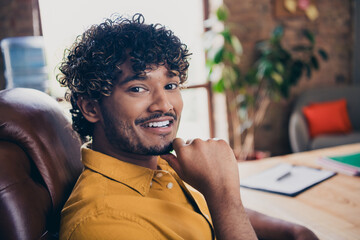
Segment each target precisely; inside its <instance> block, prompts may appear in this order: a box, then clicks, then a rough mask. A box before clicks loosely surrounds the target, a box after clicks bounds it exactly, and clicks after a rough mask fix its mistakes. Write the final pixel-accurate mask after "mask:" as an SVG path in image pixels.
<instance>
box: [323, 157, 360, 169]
mask: <svg viewBox="0 0 360 240" xmlns="http://www.w3.org/2000/svg"><path fill="white" fill-rule="evenodd" d="M328 158H330V159H332V160H335V161H338V162H340V163H343V164H347V165H350V166H353V167H358V168H360V153H354V154H349V155H343V156H335V157H328Z"/></svg>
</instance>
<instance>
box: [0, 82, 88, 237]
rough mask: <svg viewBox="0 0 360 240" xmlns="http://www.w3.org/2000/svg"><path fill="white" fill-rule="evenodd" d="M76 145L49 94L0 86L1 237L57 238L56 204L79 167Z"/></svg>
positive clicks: (60, 202)
mask: <svg viewBox="0 0 360 240" xmlns="http://www.w3.org/2000/svg"><path fill="white" fill-rule="evenodd" d="M80 145H81V142H80V139H79V137H78V136H77V134H76V133H75V132H74V131H73V130H72V128H71V124H70V122H69V120H68V119H67V118H66V117H65V115H64V112H63V110H62V108H61V107H60V105H59V104H58V103H57V102H56V101H55V100H54V99H53V98H51V97H50V96H49V95H47V94H45V93H43V92H40V91H38V90H34V89H25V88H14V89H7V90H3V91H0V239H24V240H26V239H54V238H55V239H56V237H57V231H58V227H59V218H60V217H59V216H60V211H61V208H62V207H63V205H64V203H65V201H66V200H67V198H68V196H69V194H70V193H71V190H72V188H73V186H74V184H75V182H76V180H77V178H78V176H79V175H80V173H81V171H82V168H83V166H82V163H81V161H80Z"/></svg>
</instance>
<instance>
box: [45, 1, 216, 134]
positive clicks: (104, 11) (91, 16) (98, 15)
mask: <svg viewBox="0 0 360 240" xmlns="http://www.w3.org/2000/svg"><path fill="white" fill-rule="evenodd" d="M39 4H40V14H41V20H42V30H43V35H44V38H45V42H46V45H45V47H46V52H47V62H48V65H49V68H50V69H49V71H50V72H51V76H50V78H51V81H50V91H51V94H52V95H55V96H63V93H64V90H63V89H60V88H59V84H58V83H57V82H56V80H55V76H56V74H57V73H58V70H57V68H58V65H59V63H60V62H61V60H62V57H63V53H64V49H65V48H69V47H70V46H71V44H72V43H73V42H74V40H75V38H76V36H78V35H80V34H82V32H84V30H86V29H87V28H88V27H89V26H91V25H92V24H98V23H100V22H102V21H103V20H104V19H105V18H108V17H110V16H111V15H112V14H114V13H118V14H121V15H124V16H132V15H133V14H134V13H137V12H140V13H142V14H143V15H144V16H145V21H146V22H147V23H161V24H162V25H165V26H167V27H168V28H170V29H171V30H172V31H174V33H175V35H177V36H178V37H180V39H181V40H182V41H183V42H184V43H185V44H187V45H188V47H189V49H190V51H191V52H192V53H193V55H192V57H191V60H190V69H189V79H188V85H193V84H200V83H204V82H205V80H206V73H205V59H204V52H203V45H202V33H203V6H202V0H181V1H179V0H131V1H128V0H101V1H90V0H61V1H58V0H39ZM183 96H184V112H183V116H182V122H181V126H180V129H179V133H178V136H180V137H183V138H186V139H188V138H195V137H200V138H208V137H209V122H208V112H207V98H206V92H205V90H202V89H199V90H184V92H183Z"/></svg>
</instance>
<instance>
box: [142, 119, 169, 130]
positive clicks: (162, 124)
mask: <svg viewBox="0 0 360 240" xmlns="http://www.w3.org/2000/svg"><path fill="white" fill-rule="evenodd" d="M172 123H173V120H165V121H158V122H149V123H146V124H143V125H141V126H142V127H145V128H166V127H169V126H170V125H171V124H172Z"/></svg>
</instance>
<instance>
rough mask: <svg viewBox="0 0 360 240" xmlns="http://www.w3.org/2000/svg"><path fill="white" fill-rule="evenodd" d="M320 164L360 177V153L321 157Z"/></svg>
mask: <svg viewBox="0 0 360 240" xmlns="http://www.w3.org/2000/svg"><path fill="white" fill-rule="evenodd" d="M319 163H320V164H321V165H323V166H325V167H329V168H331V169H332V170H336V171H338V172H342V173H345V174H348V175H360V153H353V154H347V155H340V156H331V157H321V158H320V159H319Z"/></svg>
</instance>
